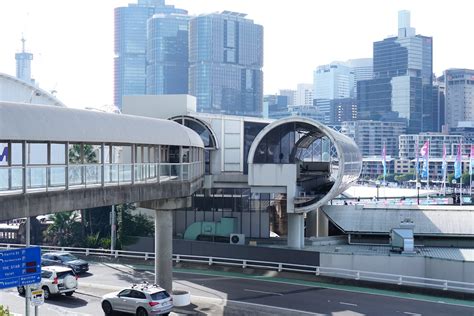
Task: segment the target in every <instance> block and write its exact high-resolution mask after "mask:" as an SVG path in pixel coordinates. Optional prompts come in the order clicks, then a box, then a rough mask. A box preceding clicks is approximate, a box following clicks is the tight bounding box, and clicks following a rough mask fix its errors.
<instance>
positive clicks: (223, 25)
mask: <svg viewBox="0 0 474 316" xmlns="http://www.w3.org/2000/svg"><path fill="white" fill-rule="evenodd" d="M245 16H246V14H243V13H237V12H230V11H223V12H222V13H212V14H206V15H200V16H197V17H194V18H192V19H191V21H190V29H189V93H190V94H191V95H194V96H195V97H196V99H197V107H198V111H200V112H213V113H226V114H236V115H257V116H259V115H261V112H262V103H263V72H262V67H263V27H262V26H261V25H258V24H255V23H254V22H253V21H252V20H249V19H246V18H245Z"/></svg>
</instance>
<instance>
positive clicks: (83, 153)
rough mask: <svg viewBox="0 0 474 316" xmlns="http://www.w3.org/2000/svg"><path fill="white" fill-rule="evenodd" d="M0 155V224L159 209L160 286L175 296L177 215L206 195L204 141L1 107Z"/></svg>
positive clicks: (175, 127) (174, 126)
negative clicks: (74, 213)
mask: <svg viewBox="0 0 474 316" xmlns="http://www.w3.org/2000/svg"><path fill="white" fill-rule="evenodd" d="M0 155H1V156H0V221H4V220H8V219H13V218H19V217H27V218H28V217H30V216H36V215H42V214H49V213H55V212H62V211H68V210H77V209H84V208H91V207H98V206H106V205H114V204H120V203H131V202H140V203H142V204H144V205H146V206H147V207H149V208H152V209H155V229H156V231H155V238H156V242H155V245H156V247H157V248H156V252H157V253H159V256H158V258H159V259H158V260H157V261H159V262H160V280H157V282H159V283H160V284H162V285H163V286H164V287H165V288H167V289H171V268H172V266H171V264H172V261H171V255H172V216H171V211H172V210H173V209H176V208H182V207H185V206H186V204H187V202H188V201H189V197H190V196H191V195H192V194H193V193H194V192H195V191H197V190H199V189H200V188H201V187H202V184H203V175H204V144H203V142H202V140H201V138H200V137H199V135H197V134H196V133H195V132H193V131H192V130H191V129H189V128H187V127H185V126H182V125H180V124H178V123H175V122H172V121H168V120H159V119H151V118H145V117H137V116H130V115H117V114H109V113H102V112H96V111H85V110H76V109H69V108H63V107H54V106H44V105H31V104H21V103H8V102H0ZM157 264H158V263H157Z"/></svg>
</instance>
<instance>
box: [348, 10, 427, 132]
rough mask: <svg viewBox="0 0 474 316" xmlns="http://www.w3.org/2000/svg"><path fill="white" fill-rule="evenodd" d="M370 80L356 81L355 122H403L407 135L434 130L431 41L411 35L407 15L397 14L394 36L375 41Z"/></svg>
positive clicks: (413, 30) (403, 13)
mask: <svg viewBox="0 0 474 316" xmlns="http://www.w3.org/2000/svg"><path fill="white" fill-rule="evenodd" d="M373 52H374V56H373V60H374V79H372V80H364V81H360V82H359V83H358V86H357V90H358V96H357V100H358V116H359V119H371V120H381V121H406V123H407V132H408V133H418V132H422V131H434V130H435V129H436V126H435V122H436V119H435V117H434V116H435V113H434V111H435V109H434V107H433V102H432V101H433V98H432V91H433V86H432V85H433V83H432V76H433V41H432V38H431V37H426V36H421V35H415V29H414V28H412V27H410V13H409V12H408V11H400V12H399V29H398V36H397V37H391V38H386V39H384V40H383V41H379V42H375V43H374V47H373Z"/></svg>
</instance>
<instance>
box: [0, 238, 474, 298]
mask: <svg viewBox="0 0 474 316" xmlns="http://www.w3.org/2000/svg"><path fill="white" fill-rule="evenodd" d="M23 247H25V245H24V244H5V243H0V249H14V248H23ZM40 247H41V250H42V251H43V252H47V251H68V252H71V253H74V254H83V255H86V256H108V257H113V258H133V259H143V260H152V259H154V258H155V254H154V253H152V252H140V251H126V250H113V251H112V250H109V249H95V248H76V247H58V246H40ZM173 260H174V261H175V262H176V263H179V262H195V263H203V264H208V265H227V266H237V267H242V268H243V269H245V268H262V269H272V270H276V271H278V272H283V271H288V272H299V273H309V274H314V275H316V276H329V277H336V278H344V279H355V280H363V281H374V282H380V283H389V284H397V285H408V286H416V287H427V288H434V289H441V290H445V291H455V292H466V293H474V283H469V282H460V281H451V280H443V279H432V278H423V277H416V276H406V275H398V274H390V273H381V272H370V271H362V270H350V269H342V268H331V267H321V266H310V265H302V264H295V263H282V262H270V261H260V260H254V259H235V258H223V257H207V256H195V255H181V254H173Z"/></svg>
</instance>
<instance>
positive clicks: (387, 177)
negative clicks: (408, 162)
mask: <svg viewBox="0 0 474 316" xmlns="http://www.w3.org/2000/svg"><path fill="white" fill-rule="evenodd" d="M377 180H379V181H383V174H381V175H379V176H378V177H377ZM385 181H386V182H393V181H395V175H394V174H392V173H389V174H387V175H385Z"/></svg>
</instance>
